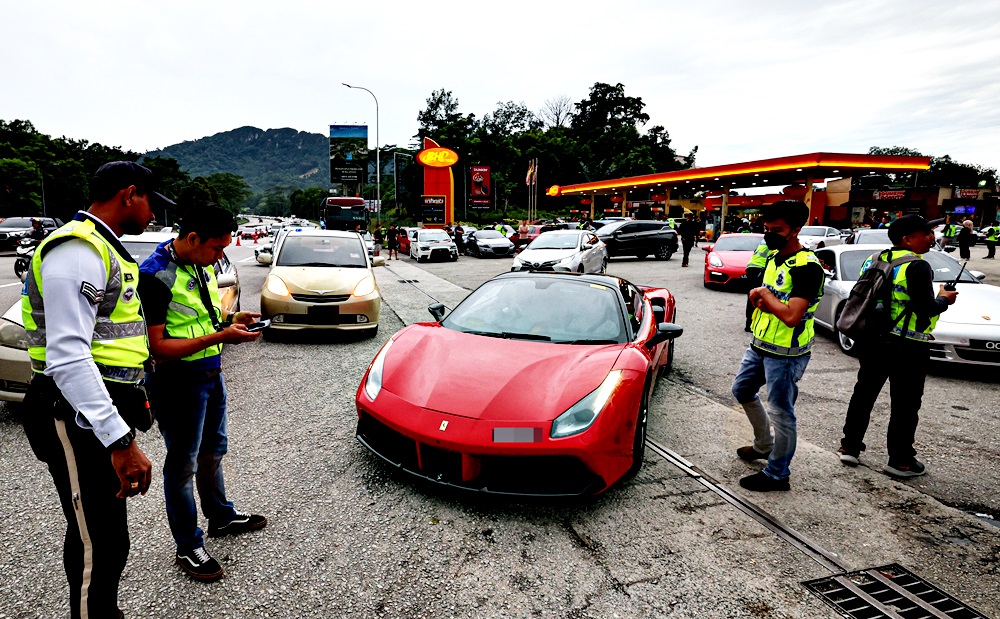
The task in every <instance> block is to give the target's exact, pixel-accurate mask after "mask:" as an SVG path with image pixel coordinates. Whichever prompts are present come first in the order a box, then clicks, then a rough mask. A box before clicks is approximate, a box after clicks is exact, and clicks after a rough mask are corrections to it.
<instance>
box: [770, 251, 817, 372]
mask: <svg viewBox="0 0 1000 619" xmlns="http://www.w3.org/2000/svg"><path fill="white" fill-rule="evenodd" d="M810 262H813V263H815V264H817V265H818V266H820V268H822V266H823V265H822V263H821V262H820V261H819V259H818V258H816V254H814V253H813V252H811V251H809V250H808V249H803V250H801V251H799V252H796V253H795V254H793V255H791V256H789V257H788V258H787V259H786V260H785V261H784V262H783V263H781V265H778V263H777V262H776V261H775V260H774V259H773V256H772V259H771V260H768V261H767V268H766V269H765V270H764V281H763V286H765V287H766V288H767V289H768V290H770V291H771V293H773V294H774V296H775V297H777V299H778V300H779V301H781V302H782V303H784V304H785V305H788V302H789V300H790V299H791V293H792V274H791V270H792V269H793V268H795V267H800V266H805V265H806V264H808V263H810ZM824 282H825V280H823V279H821V280H820V286H819V290H818V291H817V293H816V298H815V299H812V301H811V302H810V303H809V307H808V308H806V313H805V314H804V315H803V316H802V320H801V321H799V324H797V325H795V326H793V327H789V326H788V325H786V324H785V323H784V322H782V321H781V319H780V318H778V317H777V316H775V315H774V314H771V313H770V312H765V311H763V310H761V309H759V308H757V309H755V310H754V312H753V317H752V330H753V346H754V347H755V348H758V349H760V350H763V351H766V352H769V353H772V354H774V355H778V356H782V357H801V356H802V355H805V354H807V353H809V352H810V351H811V350H812V345H813V336H814V335H815V326H814V318H813V316H814V314H815V312H816V307H817V306H819V300H820V298H821V297H822V296H823V284H824Z"/></svg>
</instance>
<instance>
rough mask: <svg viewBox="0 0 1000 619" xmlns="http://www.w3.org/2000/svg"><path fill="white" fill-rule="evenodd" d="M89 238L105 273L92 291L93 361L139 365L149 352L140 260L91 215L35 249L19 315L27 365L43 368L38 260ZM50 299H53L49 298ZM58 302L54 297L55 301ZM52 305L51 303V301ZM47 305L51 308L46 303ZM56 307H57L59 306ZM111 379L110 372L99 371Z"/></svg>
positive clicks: (117, 366)
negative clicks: (71, 242)
mask: <svg viewBox="0 0 1000 619" xmlns="http://www.w3.org/2000/svg"><path fill="white" fill-rule="evenodd" d="M74 238H77V239H82V240H84V241H86V242H88V243H90V244H91V245H92V246H93V247H94V249H96V250H97V253H98V254H99V255H100V256H101V259H102V260H103V261H104V268H105V270H106V271H107V274H108V280H107V284H106V285H105V287H104V290H103V291H101V290H97V289H95V290H93V291H91V294H92V295H93V296H94V298H96V299H97V322H96V323H95V324H94V333H93V336H92V338H91V344H90V350H91V354H92V355H93V357H94V361H95V362H96V363H97V364H99V365H101V366H104V367H105V368H106V369H112V370H113V369H122V370H132V369H136V368H141V367H143V363H144V362H145V361H146V359H147V358H148V357H149V344H148V340H147V338H146V323H145V322H144V321H143V319H142V313H141V310H140V305H139V295H138V294H137V293H136V286H137V285H138V283H139V265H137V264H136V263H135V262H134V261H133V260H132V257H131V256H129V255H128V254H127V253H125V254H124V255H123V254H122V253H120V252H119V251H118V250H117V249H116V248H115V247H114V246H113V245H112V244H110V243H108V242H107V240H105V239H104V237H103V236H102V235H101V233H100V232H98V231H97V229H96V227H95V224H94V222H93V221H91V220H90V219H83V220H73V221H71V222H69V223H68V224H66V225H65V226H63V227H61V228H59V229H58V230H56V231H55V232H53V233H52V234H50V235H49V236H48V237H47V238H46V239H45V240H44V241H42V242H41V244H40V245H39V246H38V249H36V250H35V254H34V256H33V257H32V259H31V268H30V270H29V271H28V277H27V279H26V280H25V282H24V287H23V288H22V290H21V314H22V318H23V320H24V329H25V331H27V339H28V355H29V356H30V357H31V369H32V370H34V371H35V372H39V373H41V372H42V371H44V370H45V344H46V338H45V291H44V289H43V282H42V260H44V259H45V255H46V254H47V253H48V251H49V250H51V249H52V248H53V247H55V246H56V245H58V244H59V243H62V242H65V241H68V240H70V239H74ZM83 284H84V285H86V282H84V283H83ZM50 301H52V300H51V299H50ZM55 302H56V303H58V299H56V300H55ZM50 305H51V304H50ZM50 309H51V307H50ZM57 311H58V310H57ZM102 373H104V377H105V379H106V380H115V379H114V374H113V372H102Z"/></svg>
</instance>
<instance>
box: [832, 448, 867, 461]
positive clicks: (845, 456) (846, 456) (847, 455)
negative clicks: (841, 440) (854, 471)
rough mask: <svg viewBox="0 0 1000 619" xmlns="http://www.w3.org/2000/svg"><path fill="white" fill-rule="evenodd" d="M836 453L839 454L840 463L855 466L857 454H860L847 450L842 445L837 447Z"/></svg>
mask: <svg viewBox="0 0 1000 619" xmlns="http://www.w3.org/2000/svg"><path fill="white" fill-rule="evenodd" d="M837 453H838V454H839V455H840V462H841V464H846V465H847V466H857V465H858V464H859V461H858V456H860V455H861V454H856V453H853V452H850V451H847V450H846V449H844V448H843V447H841V448H840V449H838V450H837Z"/></svg>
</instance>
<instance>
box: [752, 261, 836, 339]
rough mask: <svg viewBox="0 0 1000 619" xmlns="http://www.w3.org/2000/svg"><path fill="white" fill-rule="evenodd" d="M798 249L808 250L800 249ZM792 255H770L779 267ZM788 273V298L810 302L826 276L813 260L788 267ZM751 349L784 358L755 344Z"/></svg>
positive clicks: (817, 292) (817, 293)
mask: <svg viewBox="0 0 1000 619" xmlns="http://www.w3.org/2000/svg"><path fill="white" fill-rule="evenodd" d="M799 251H809V250H807V249H801V250H799ZM795 253H798V252H795ZM794 256H795V254H794V253H793V254H788V255H785V256H782V255H781V254H775V255H773V256H771V260H773V261H774V265H775V266H776V267H780V266H781V265H783V264H784V263H785V261H786V260H790V259H791V258H793V257H794ZM788 274H789V275H791V277H792V291H791V293H789V295H788V298H789V299H791V298H792V297H799V298H801V299H806V300H807V301H809V303H810V304H811V303H812V302H813V300H814V299H816V296H817V295H819V289H820V286H821V285H822V284H823V279H824V278H825V277H826V275H825V274H824V273H823V267H821V266H820V265H819V264H817V263H815V262H807V263H806V264H804V265H802V266H798V267H791V268H790V269H788ZM753 349H754V350H755V351H757V352H758V353H759V354H761V355H763V356H765V357H779V358H784V357H781V355H775V354H773V353H771V352H769V351H766V350H763V349H760V348H758V347H756V346H754V347H753Z"/></svg>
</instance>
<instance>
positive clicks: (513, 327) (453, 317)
mask: <svg viewBox="0 0 1000 619" xmlns="http://www.w3.org/2000/svg"><path fill="white" fill-rule="evenodd" d="M441 324H442V325H444V326H445V327H448V328H449V329H454V330H456V331H463V332H465V333H474V334H476V335H484V336H488V337H502V338H507V339H524V340H540V341H547V342H555V343H560V344H623V343H625V342H626V341H627V335H626V334H627V331H626V329H625V319H624V316H623V314H622V309H621V303H620V302H619V298H618V292H617V289H616V288H615V287H611V286H604V285H601V284H595V283H592V282H590V281H586V280H580V279H576V278H568V277H551V276H538V277H511V278H501V279H494V280H491V281H488V282H486V283H485V284H483V285H482V286H480V287H479V288H477V289H476V290H475V291H474V292H473V293H472V294H470V295H469V296H468V297H466V298H465V300H464V301H462V302H461V303H460V304H459V306H458V307H456V308H455V310H454V311H453V312H452V313H451V314H450V315H449V316H448V317H447V318H445V319H444V320H443V321H442V323H441Z"/></svg>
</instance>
